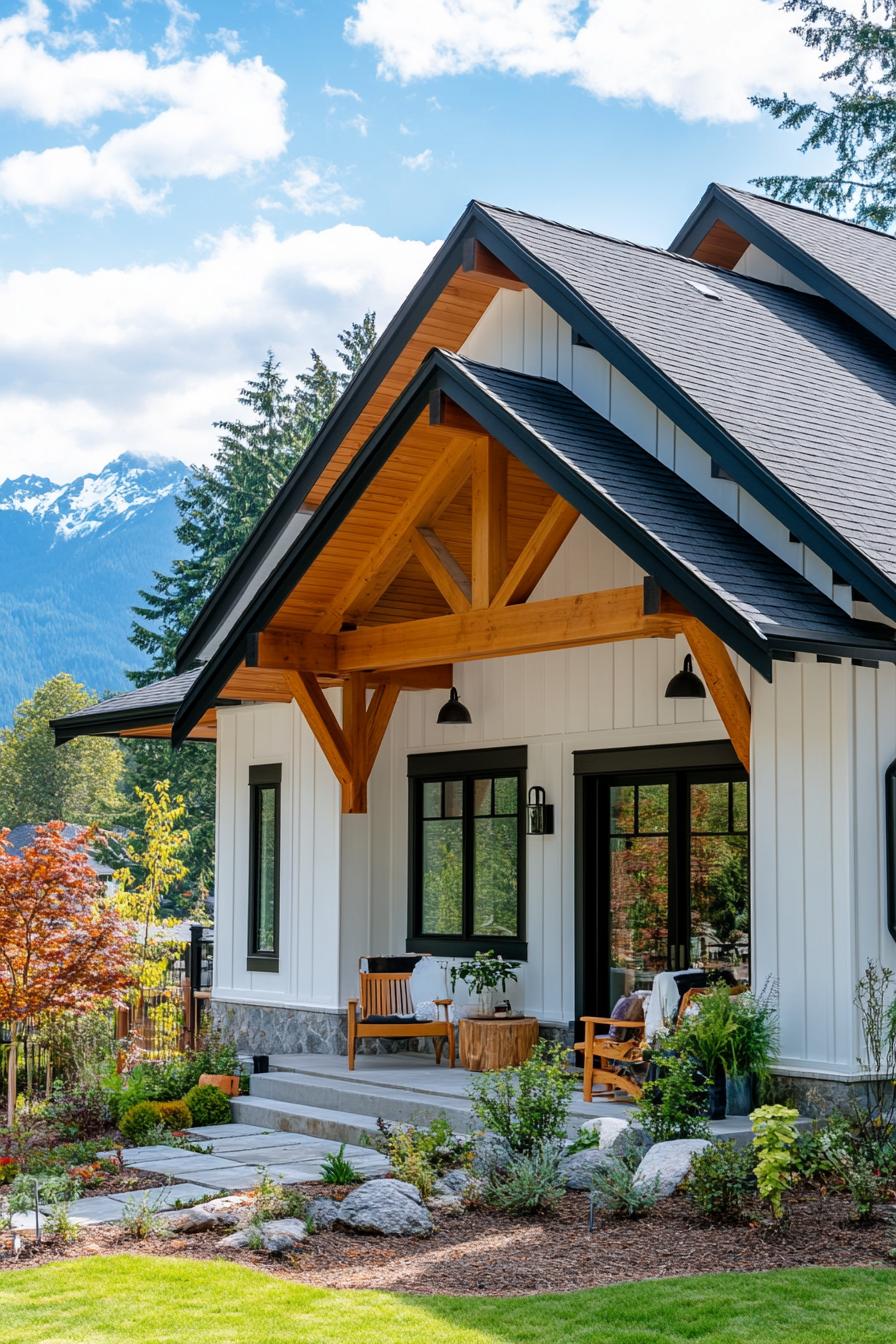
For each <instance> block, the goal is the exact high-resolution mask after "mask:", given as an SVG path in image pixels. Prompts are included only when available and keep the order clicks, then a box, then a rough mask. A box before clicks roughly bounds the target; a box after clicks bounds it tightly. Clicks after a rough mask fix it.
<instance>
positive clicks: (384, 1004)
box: [348, 966, 455, 1069]
mask: <svg viewBox="0 0 896 1344" xmlns="http://www.w3.org/2000/svg"><path fill="white" fill-rule="evenodd" d="M358 980H359V982H360V998H359V999H349V1001H348V1067H349V1068H350V1069H354V1067H355V1051H356V1049H357V1044H358V1041H359V1040H364V1039H366V1038H369V1037H390V1038H392V1039H395V1038H397V1037H402V1036H428V1037H430V1039H431V1040H432V1043H433V1049H434V1051H435V1055H436V1064H441V1062H442V1050H443V1048H444V1046H445V1042H446V1041H447V1042H448V1065H449V1067H450V1068H452V1069H453V1068H454V1058H455V1052H454V1025H453V1023H452V1022H451V1021H450V1020H449V1017H448V1009H449V1008H450V1007H451V1004H452V1002H453V1000H452V999H435V1000H434V1003H435V1004H436V1007H438V1008H441V1009H442V1012H443V1014H444V1016H443V1018H441V1019H439V1020H438V1021H437V1022H417V1021H416V1020H414V1019H413V1017H412V1014H413V1011H414V1007H413V1004H412V1003H411V985H410V981H411V972H410V971H362V970H361V969H360V966H359V969H358ZM359 1010H360V1011H359ZM390 1018H392V1019H395V1018H403V1019H409V1020H404V1021H394V1020H393V1021H389V1020H388V1019H390ZM371 1019H373V1020H372V1021H371ZM383 1019H387V1020H385V1021H384V1020H383Z"/></svg>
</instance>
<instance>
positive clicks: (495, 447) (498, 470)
mask: <svg viewBox="0 0 896 1344" xmlns="http://www.w3.org/2000/svg"><path fill="white" fill-rule="evenodd" d="M472 569H473V606H474V607H488V606H490V605H491V601H492V598H493V597H494V596H495V594H496V593H497V591H498V589H499V588H500V586H501V583H502V582H503V580H504V577H505V575H506V573H507V449H506V448H505V447H504V446H503V444H500V443H498V441H497V439H492V438H482V439H477V440H476V442H475V443H474V444H473V535H472Z"/></svg>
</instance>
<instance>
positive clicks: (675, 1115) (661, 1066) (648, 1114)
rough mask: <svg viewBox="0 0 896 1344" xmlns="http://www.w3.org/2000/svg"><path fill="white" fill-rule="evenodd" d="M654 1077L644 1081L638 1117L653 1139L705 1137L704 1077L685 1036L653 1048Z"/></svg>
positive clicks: (657, 1140) (656, 1141)
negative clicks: (655, 1068) (690, 1051)
mask: <svg viewBox="0 0 896 1344" xmlns="http://www.w3.org/2000/svg"><path fill="white" fill-rule="evenodd" d="M653 1059H654V1062H655V1063H656V1066H657V1077H656V1078H653V1079H650V1080H649V1081H648V1082H646V1083H645V1084H644V1090H643V1092H642V1094H641V1099H640V1101H639V1102H638V1108H637V1118H638V1120H639V1121H640V1123H641V1124H642V1125H643V1126H644V1128H645V1129H646V1130H647V1132H648V1133H649V1134H650V1137H651V1138H652V1139H653V1141H654V1143H665V1142H666V1141H667V1140H668V1139H703V1138H707V1137H708V1134H709V1128H708V1125H707V1123H706V1081H705V1079H704V1077H703V1075H702V1073H701V1071H700V1067H699V1065H698V1063H697V1061H696V1060H695V1059H693V1057H692V1056H691V1054H690V1053H689V1050H688V1048H687V1044H686V1041H685V1040H682V1041H679V1040H678V1039H677V1038H676V1037H670V1039H669V1040H668V1041H667V1042H666V1043H665V1044H664V1045H663V1046H662V1047H661V1048H659V1049H657V1050H655V1051H654V1052H653Z"/></svg>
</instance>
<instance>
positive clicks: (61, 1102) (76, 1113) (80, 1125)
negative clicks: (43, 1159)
mask: <svg viewBox="0 0 896 1344" xmlns="http://www.w3.org/2000/svg"><path fill="white" fill-rule="evenodd" d="M44 1114H45V1117H46V1119H47V1120H48V1121H49V1123H50V1124H51V1125H53V1126H54V1128H55V1129H57V1130H58V1132H59V1133H60V1135H61V1136H62V1137H64V1138H67V1139H91V1138H95V1137H96V1136H97V1135H99V1134H104V1133H105V1132H106V1130H107V1129H108V1128H109V1125H110V1124H111V1122H112V1116H111V1113H110V1111H109V1105H108V1101H107V1098H106V1094H105V1092H104V1091H103V1090H102V1088H100V1087H91V1088H88V1089H87V1090H85V1091H83V1092H76V1091H72V1090H70V1089H67V1088H65V1087H63V1086H62V1085H61V1084H60V1083H58V1082H57V1083H55V1084H54V1086H53V1094H52V1096H51V1097H50V1100H49V1101H48V1102H47V1106H46V1110H45V1112H44Z"/></svg>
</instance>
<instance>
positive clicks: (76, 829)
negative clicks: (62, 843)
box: [0, 821, 114, 878]
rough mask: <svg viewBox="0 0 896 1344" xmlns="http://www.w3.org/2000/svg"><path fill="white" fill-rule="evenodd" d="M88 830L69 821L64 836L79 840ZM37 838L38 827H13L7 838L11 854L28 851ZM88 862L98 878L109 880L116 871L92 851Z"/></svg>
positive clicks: (64, 827) (64, 829) (28, 824)
mask: <svg viewBox="0 0 896 1344" xmlns="http://www.w3.org/2000/svg"><path fill="white" fill-rule="evenodd" d="M86 830H87V827H86V826H80V825H78V824H77V823H75V822H71V821H67V822H65V824H64V825H63V828H62V836H63V839H65V840H79V839H80V838H81V836H82V835H83V834H84V832H85V831H86ZM36 838H37V826H36V825H31V823H30V822H22V823H21V824H20V825H18V826H13V828H12V830H11V831H10V832H9V835H8V836H7V837H6V844H7V847H8V850H9V853H11V854H18V855H21V853H22V850H24V849H27V848H28V846H29V845H33V844H34V842H35V839H36ZM0 852H2V851H0ZM87 862H88V863H89V864H90V867H91V868H92V869H93V871H94V872H95V873H96V875H97V877H103V878H108V877H111V876H112V874H113V872H114V869H113V868H111V867H110V866H109V864H108V863H103V862H102V860H101V859H97V858H96V857H95V856H94V855H93V853H91V851H90V850H88V851H87Z"/></svg>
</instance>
